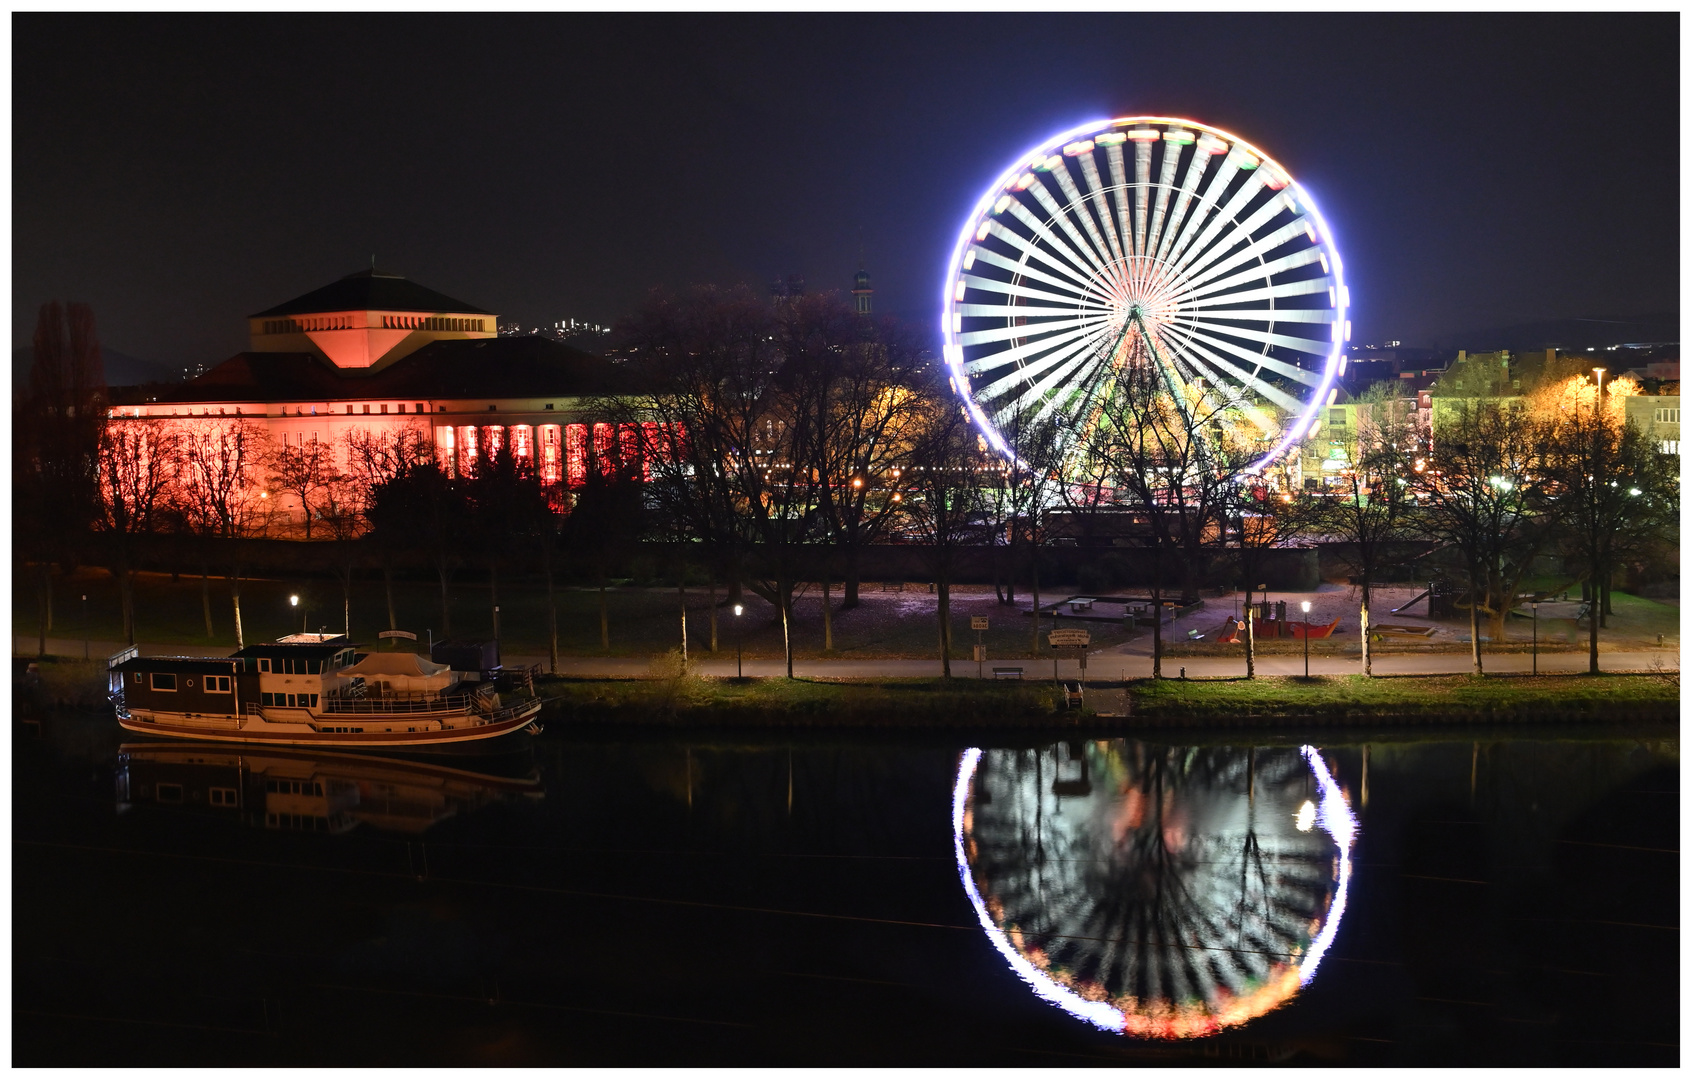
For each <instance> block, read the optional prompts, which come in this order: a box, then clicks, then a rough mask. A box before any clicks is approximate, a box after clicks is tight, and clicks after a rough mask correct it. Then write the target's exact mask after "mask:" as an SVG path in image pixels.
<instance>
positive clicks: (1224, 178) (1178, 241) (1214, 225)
mask: <svg viewBox="0 0 1692 1080" xmlns="http://www.w3.org/2000/svg"><path fill="white" fill-rule="evenodd" d="M1237 160H1238V159H1237V158H1236V157H1235V156H1234V155H1233V154H1228V155H1226V156H1225V157H1223V158H1222V160H1221V163H1220V164H1218V165H1217V167H1216V171H1215V172H1213V173H1211V174H1210V182H1209V183H1208V184H1206V185H1205V188H1204V193H1203V194H1202V195H1200V196H1199V197H1198V200H1199V208H1198V209H1197V210H1195V211H1193V213H1192V215H1191V216H1190V217H1188V219H1187V222H1186V224H1185V225H1183V226H1182V227H1181V234H1180V235H1179V236H1177V237H1176V238H1175V244H1174V246H1173V247H1171V248H1170V249H1169V262H1170V263H1171V264H1173V265H1174V266H1177V267H1180V266H1183V265H1184V260H1185V259H1186V258H1187V254H1188V252H1189V251H1195V252H1196V251H1202V250H1204V247H1203V244H1202V243H1200V244H1199V246H1197V247H1193V246H1192V245H1193V244H1194V243H1195V242H1196V241H1197V238H1198V237H1201V236H1210V235H1213V234H1214V232H1215V231H1216V230H1217V229H1219V228H1221V226H1222V224H1223V223H1224V222H1223V220H1222V217H1221V216H1222V214H1224V213H1226V211H1225V210H1224V209H1223V208H1222V196H1223V195H1224V194H1226V192H1227V190H1228V185H1229V184H1231V183H1233V182H1234V177H1235V176H1236V175H1237V173H1238V171H1239V170H1238V169H1237V168H1236V167H1235V163H1236V161H1237ZM1241 186H1242V187H1245V186H1247V185H1241ZM1230 205H1232V200H1230Z"/></svg>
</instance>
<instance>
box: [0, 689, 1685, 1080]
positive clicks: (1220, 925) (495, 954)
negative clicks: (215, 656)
mask: <svg viewBox="0 0 1692 1080" xmlns="http://www.w3.org/2000/svg"><path fill="white" fill-rule="evenodd" d="M1090 734H1094V733H1088V732H1077V733H1074V734H1073V735H1071V734H1069V733H1065V737H1064V738H1063V739H1062V740H1058V739H1057V738H1055V737H1053V736H1052V735H1049V734H1045V735H1041V734H1028V735H1026V736H1018V735H1015V734H1004V733H1001V734H996V735H994V736H992V737H991V738H990V740H989V741H986V742H975V741H972V740H969V739H967V738H965V737H960V736H954V735H950V734H943V733H928V734H918V735H911V736H907V737H901V736H895V735H887V734H882V733H876V734H869V733H858V732H851V733H830V732H816V733H811V734H807V735H803V736H800V735H783V734H771V735H763V734H747V735H745V736H735V735H731V734H720V733H719V734H713V735H710V736H698V737H696V741H688V739H687V738H686V737H684V736H681V735H678V734H676V733H674V732H663V731H656V730H654V731H644V732H633V733H627V732H619V733H604V734H601V735H594V734H589V733H577V734H566V733H565V732H563V731H561V730H558V728H557V727H556V726H554V727H553V728H552V729H551V730H549V731H548V732H547V733H546V734H545V735H543V736H542V737H540V738H538V739H533V740H527V741H525V742H522V743H519V744H518V746H517V748H516V750H515V751H514V752H507V753H500V754H494V755H485V754H481V755H470V754H457V755H441V756H434V757H428V756H414V757H409V758H391V757H390V758H383V757H374V756H368V755H352V754H342V755H336V754H326V753H318V752H315V751H311V750H301V751H274V750H264V749H253V750H244V749H242V748H240V747H229V746H209V747H208V746H195V745H193V744H184V743H177V744H173V743H163V742H152V743H142V742H139V741H134V742H126V741H125V737H124V736H123V733H122V732H120V731H119V729H118V728H117V726H116V724H115V722H113V721H112V720H111V718H110V717H107V716H101V715H96V714H86V713H84V714H77V713H51V714H47V715H45V716H43V717H41V718H40V721H39V723H35V724H16V725H14V753H13V788H14V790H13V803H12V805H13V841H14V848H13V852H14V854H13V885H12V895H13V1010H14V1015H13V1046H14V1051H13V1053H14V1063H15V1064H18V1065H26V1066H46V1065H61V1066H62V1065H95V1066H118V1065H150V1066H161V1065H198V1066H208V1065H222V1066H230V1065H270V1066H283V1065H291V1066H323V1065H600V1066H610V1065H670V1066H680V1065H718V1066H735V1065H742V1066H774V1065H788V1066H791V1065H901V1064H903V1065H971V1066H980V1065H990V1066H991V1065H998V1066H1037V1065H1051V1064H1065V1063H1071V1064H1085V1063H1094V1064H1110V1063H1121V1064H1157V1063H1170V1064H1175V1063H1181V1062H1195V1063H1202V1062H1206V1061H1209V1062H1238V1063H1246V1062H1263V1063H1271V1062H1295V1063H1309V1064H1352V1065H1388V1064H1391V1065H1516V1066H1532V1065H1537V1066H1582V1065H1599V1064H1603V1065H1621V1064H1628V1065H1659V1066H1661V1065H1673V1064H1675V1063H1677V1062H1678V1060H1679V1045H1678V1017H1679V968H1678V953H1679V945H1680V937H1679V896H1678V869H1679V854H1678V851H1679V741H1678V732H1677V730H1676V729H1675V728H1674V727H1673V726H1645V727H1638V728H1628V729H1618V728H1615V727H1611V728H1609V729H1606V730H1604V731H1597V730H1586V729H1580V728H1569V727H1564V728H1559V729H1556V730H1549V729H1548V730H1545V731H1533V730H1528V729H1522V728H1517V729H1513V730H1509V731H1504V730H1492V731H1476V732H1474V733H1470V732H1467V731H1461V730H1458V729H1451V728H1447V729H1442V730H1440V731H1437V732H1425V733H1422V734H1417V733H1414V732H1399V733H1394V732H1391V731H1364V730H1347V731H1343V732H1337V731H1334V730H1331V729H1328V730H1316V729H1313V730H1310V731H1299V730H1296V729H1295V728H1291V727H1288V728H1287V729H1285V730H1280V729H1277V730H1275V731H1272V732H1271V731H1253V732H1242V731H1237V730H1235V731H1219V732H1216V733H1215V734H1205V733H1203V732H1196V731H1195V732H1191V733H1186V734H1183V735H1182V736H1181V740H1182V744H1181V745H1175V744H1173V743H1170V742H1153V741H1144V740H1136V739H1133V738H1125V737H1121V736H1118V735H1112V734H1110V733H1108V732H1100V733H1096V734H1097V735H1098V737H1096V738H1094V737H1089V735H1090Z"/></svg>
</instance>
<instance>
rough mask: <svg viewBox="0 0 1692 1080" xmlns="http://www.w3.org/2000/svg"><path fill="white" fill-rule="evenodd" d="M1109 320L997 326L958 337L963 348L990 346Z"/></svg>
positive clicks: (1104, 316) (1100, 317)
mask: <svg viewBox="0 0 1692 1080" xmlns="http://www.w3.org/2000/svg"><path fill="white" fill-rule="evenodd" d="M1108 318H1109V315H1107V314H1106V313H1105V312H1102V311H1101V312H1099V313H1097V314H1090V315H1085V316H1081V317H1079V318H1074V319H1068V320H1066V321H1064V322H1049V323H1040V324H1038V325H1036V326H995V327H992V328H990V329H987V330H966V331H964V332H963V333H961V334H959V335H957V339H958V344H959V345H963V346H966V347H967V346H970V345H988V344H991V343H992V342H995V341H1010V340H1012V339H1014V338H1020V337H1028V336H1030V335H1031V334H1035V333H1050V332H1052V331H1054V330H1069V329H1071V328H1074V327H1081V326H1090V325H1092V324H1094V323H1097V322H1102V321H1104V320H1106V319H1108Z"/></svg>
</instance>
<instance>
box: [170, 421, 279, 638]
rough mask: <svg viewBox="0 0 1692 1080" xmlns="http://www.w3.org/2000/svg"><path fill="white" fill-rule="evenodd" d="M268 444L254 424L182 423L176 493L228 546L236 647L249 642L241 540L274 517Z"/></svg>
mask: <svg viewBox="0 0 1692 1080" xmlns="http://www.w3.org/2000/svg"><path fill="white" fill-rule="evenodd" d="M268 443H269V439H268V436H267V434H266V432H265V430H264V428H262V427H261V426H259V425H258V424H256V423H254V422H253V421H251V420H242V419H212V418H209V417H208V418H205V419H193V420H187V421H183V422H182V463H183V465H182V470H181V472H180V474H179V483H178V484H177V486H176V494H177V497H178V498H179V499H180V500H181V501H182V503H183V505H184V508H185V509H186V511H187V513H188V515H189V517H190V518H191V519H192V520H194V521H195V522H197V525H198V528H199V529H200V531H202V532H204V533H205V534H207V535H211V536H215V537H217V538H219V539H220V540H221V541H223V543H224V548H225V555H226V557H227V559H228V563H229V572H228V580H229V599H230V604H231V606H232V608H233V610H234V616H235V645H236V647H237V648H240V647H241V646H242V645H244V644H245V641H244V635H243V630H242V626H241V571H242V564H243V559H244V556H245V548H244V546H243V544H242V541H243V540H245V539H247V538H249V537H253V536H257V535H260V534H262V533H264V532H265V531H266V530H267V529H268V527H269V524H270V519H271V499H270V493H269V492H268V491H266V490H265V489H264V488H263V487H262V486H261V485H260V484H259V482H258V477H259V474H260V471H261V468H262V465H263V461H264V455H265V452H266V450H267V448H268Z"/></svg>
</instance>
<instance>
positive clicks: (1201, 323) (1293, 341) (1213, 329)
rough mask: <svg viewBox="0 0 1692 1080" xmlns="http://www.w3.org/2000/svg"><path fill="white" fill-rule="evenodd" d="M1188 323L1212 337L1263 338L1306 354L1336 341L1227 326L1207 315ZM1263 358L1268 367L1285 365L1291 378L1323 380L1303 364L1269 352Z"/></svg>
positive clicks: (1312, 383) (1315, 353) (1307, 381)
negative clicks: (1295, 363)
mask: <svg viewBox="0 0 1692 1080" xmlns="http://www.w3.org/2000/svg"><path fill="white" fill-rule="evenodd" d="M1188 325H1189V326H1191V327H1192V329H1193V332H1194V333H1196V334H1202V335H1204V336H1205V337H1206V338H1207V339H1209V340H1212V341H1221V340H1222V339H1223V338H1224V337H1231V338H1238V339H1240V340H1242V341H1256V342H1261V343H1262V344H1264V345H1279V346H1280V347H1281V348H1283V349H1290V350H1292V351H1293V352H1296V353H1301V354H1303V355H1305V356H1321V355H1323V353H1322V351H1321V350H1320V349H1318V348H1317V347H1316V346H1319V345H1331V344H1333V342H1332V340H1331V339H1326V340H1322V341H1317V340H1315V339H1313V338H1305V337H1293V336H1292V335H1291V334H1277V333H1275V332H1273V331H1270V330H1257V329H1254V328H1252V327H1249V326H1225V325H1222V324H1220V323H1217V322H1214V321H1211V320H1210V319H1208V318H1207V319H1200V320H1194V321H1193V322H1191V323H1189V324H1188ZM1261 362H1262V363H1263V365H1264V366H1265V367H1270V368H1273V369H1275V370H1280V369H1279V368H1277V367H1275V365H1281V366H1282V367H1285V368H1286V369H1287V371H1285V372H1282V374H1288V376H1289V378H1297V379H1298V380H1299V381H1300V382H1303V383H1305V384H1306V385H1308V386H1315V385H1316V384H1317V383H1319V382H1321V381H1322V377H1321V376H1320V375H1318V374H1316V373H1315V372H1310V371H1305V370H1304V369H1303V368H1300V367H1295V366H1293V365H1291V364H1287V363H1285V362H1284V361H1281V360H1277V359H1275V358H1274V357H1272V356H1269V355H1267V354H1264V355H1263V358H1262V361H1261ZM1293 371H1297V372H1299V373H1300V374H1299V375H1296V376H1293V375H1290V374H1289V373H1290V372H1293Z"/></svg>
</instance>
